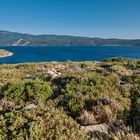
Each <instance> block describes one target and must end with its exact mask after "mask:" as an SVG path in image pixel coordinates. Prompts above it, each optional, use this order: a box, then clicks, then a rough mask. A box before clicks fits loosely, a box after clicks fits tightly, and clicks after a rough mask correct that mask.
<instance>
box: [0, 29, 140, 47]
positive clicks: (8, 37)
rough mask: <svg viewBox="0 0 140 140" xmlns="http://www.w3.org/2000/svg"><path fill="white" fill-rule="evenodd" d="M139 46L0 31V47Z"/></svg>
mask: <svg viewBox="0 0 140 140" xmlns="http://www.w3.org/2000/svg"><path fill="white" fill-rule="evenodd" d="M107 45H111V46H121V45H122V46H133V45H136V46H139V45H140V39H118V38H109V39H105V38H97V37H94V38H92V37H83V36H73V35H55V34H42V35H41V34H40V35H34V34H27V33H17V32H11V31H4V30H0V46H107Z"/></svg>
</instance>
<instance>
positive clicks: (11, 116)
mask: <svg viewBox="0 0 140 140" xmlns="http://www.w3.org/2000/svg"><path fill="white" fill-rule="evenodd" d="M50 69H55V71H56V72H59V75H58V76H57V75H56V74H55V76H53V75H51V74H50V73H49V72H48V71H50ZM29 106H30V107H29ZM101 128H103V129H101ZM0 139H2V140H6V139H8V140H12V139H13V140H14V139H18V140H24V139H25V140H66V139H67V140H91V139H92V140H94V139H97V140H98V139H103V140H129V139H134V140H139V139H140V60H131V59H126V58H110V59H107V60H104V61H103V62H65V63H57V62H52V63H31V64H16V65H0Z"/></svg>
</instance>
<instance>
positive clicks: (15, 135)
mask: <svg viewBox="0 0 140 140" xmlns="http://www.w3.org/2000/svg"><path fill="white" fill-rule="evenodd" d="M0 128H1V129H0V136H1V139H2V140H5V139H26V140H32V139H35V140H39V139H41V140H78V139H79V140H86V134H85V133H84V132H82V131H81V130H80V126H79V125H78V124H77V123H76V122H75V121H74V120H73V119H71V118H69V117H68V116H66V115H64V114H62V113H60V112H59V111H57V110H56V109H54V108H52V109H49V108H48V107H45V106H44V105H38V107H37V108H36V109H34V110H30V111H28V112H16V113H14V112H13V113H12V112H11V113H6V114H5V116H4V117H3V116H2V115H0ZM2 133H3V134H2Z"/></svg>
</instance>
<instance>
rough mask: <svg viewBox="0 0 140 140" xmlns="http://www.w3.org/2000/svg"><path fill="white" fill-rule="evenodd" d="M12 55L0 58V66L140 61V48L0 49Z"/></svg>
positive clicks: (49, 47) (39, 47) (38, 47)
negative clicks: (124, 59) (32, 63)
mask: <svg viewBox="0 0 140 140" xmlns="http://www.w3.org/2000/svg"><path fill="white" fill-rule="evenodd" d="M0 49H5V50H8V51H10V52H13V53H14V55H13V56H10V57H6V58H0V64H4V63H6V64H14V63H23V62H48V61H62V62H64V61H67V60H71V61H101V60H104V59H106V58H109V57H119V56H122V57H128V58H136V59H140V46H46V47H45V46H34V47H24V46H23V47H13V46H12V47H11V46H9V47H0Z"/></svg>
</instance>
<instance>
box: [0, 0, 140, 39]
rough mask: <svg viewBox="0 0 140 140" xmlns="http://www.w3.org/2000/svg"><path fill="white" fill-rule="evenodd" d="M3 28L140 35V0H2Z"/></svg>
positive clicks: (22, 30) (96, 34)
mask: <svg viewBox="0 0 140 140" xmlns="http://www.w3.org/2000/svg"><path fill="white" fill-rule="evenodd" d="M0 30H8V31H16V32H22V33H32V34H63V35H80V36H91V37H104V38H114V37H116V38H140V0H0Z"/></svg>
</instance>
